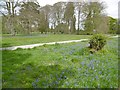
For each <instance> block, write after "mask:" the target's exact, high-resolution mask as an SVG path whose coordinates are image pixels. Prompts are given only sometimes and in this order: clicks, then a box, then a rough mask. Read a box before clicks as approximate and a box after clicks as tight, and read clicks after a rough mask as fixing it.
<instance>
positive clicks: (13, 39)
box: [1, 34, 90, 47]
mask: <svg viewBox="0 0 120 90" xmlns="http://www.w3.org/2000/svg"><path fill="white" fill-rule="evenodd" d="M89 37H90V36H89V35H64V34H63V35H51V34H50V35H34V36H7V35H5V36H3V37H2V42H1V43H2V47H8V46H17V45H28V44H36V43H45V42H55V41H65V40H79V39H84V38H89Z"/></svg>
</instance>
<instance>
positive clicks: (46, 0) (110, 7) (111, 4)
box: [38, 0, 120, 18]
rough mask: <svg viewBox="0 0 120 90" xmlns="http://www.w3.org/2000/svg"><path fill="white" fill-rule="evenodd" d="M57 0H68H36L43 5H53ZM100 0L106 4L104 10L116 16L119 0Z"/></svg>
mask: <svg viewBox="0 0 120 90" xmlns="http://www.w3.org/2000/svg"><path fill="white" fill-rule="evenodd" d="M59 1H68V0H38V2H39V4H40V5H41V6H44V5H46V4H50V5H53V4H54V3H56V2H59ZM88 1H90V0H88ZM100 1H104V2H105V3H106V5H107V9H106V11H107V14H108V15H109V16H112V17H114V18H118V2H119V1H120V0H100Z"/></svg>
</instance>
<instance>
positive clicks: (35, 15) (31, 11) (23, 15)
mask: <svg viewBox="0 0 120 90" xmlns="http://www.w3.org/2000/svg"><path fill="white" fill-rule="evenodd" d="M39 8H40V6H39V4H38V3H37V2H23V4H22V5H21V9H20V14H19V16H20V21H21V24H22V26H23V28H24V30H25V31H24V32H25V33H26V34H30V33H31V32H32V27H35V26H37V25H36V24H38V23H39V13H40V12H39Z"/></svg>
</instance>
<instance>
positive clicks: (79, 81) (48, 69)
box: [2, 39, 118, 88]
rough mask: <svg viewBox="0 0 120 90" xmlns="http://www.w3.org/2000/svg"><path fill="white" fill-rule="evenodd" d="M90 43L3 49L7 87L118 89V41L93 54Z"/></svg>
mask: <svg viewBox="0 0 120 90" xmlns="http://www.w3.org/2000/svg"><path fill="white" fill-rule="evenodd" d="M87 44H88V42H79V43H69V44H56V45H45V46H41V47H37V48H34V49H27V50H22V49H18V50H15V51H3V52H2V57H3V58H2V70H3V71H2V76H3V78H2V86H3V88H40V87H41V88H55V87H57V88H66V87H67V88H117V87H118V40H117V39H109V40H108V42H107V45H106V46H105V47H104V48H103V49H102V50H101V51H98V52H97V53H95V54H90V53H89V50H88V48H86V47H87Z"/></svg>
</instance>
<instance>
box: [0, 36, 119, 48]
mask: <svg viewBox="0 0 120 90" xmlns="http://www.w3.org/2000/svg"><path fill="white" fill-rule="evenodd" d="M111 38H118V35H116V36H112V37H111ZM87 40H88V39H81V40H69V41H59V42H49V43H39V44H31V45H21V46H12V47H5V48H0V50H16V49H18V48H21V49H28V48H34V47H38V46H43V45H45V44H46V45H52V44H56V43H59V44H62V43H71V42H81V41H87Z"/></svg>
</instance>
